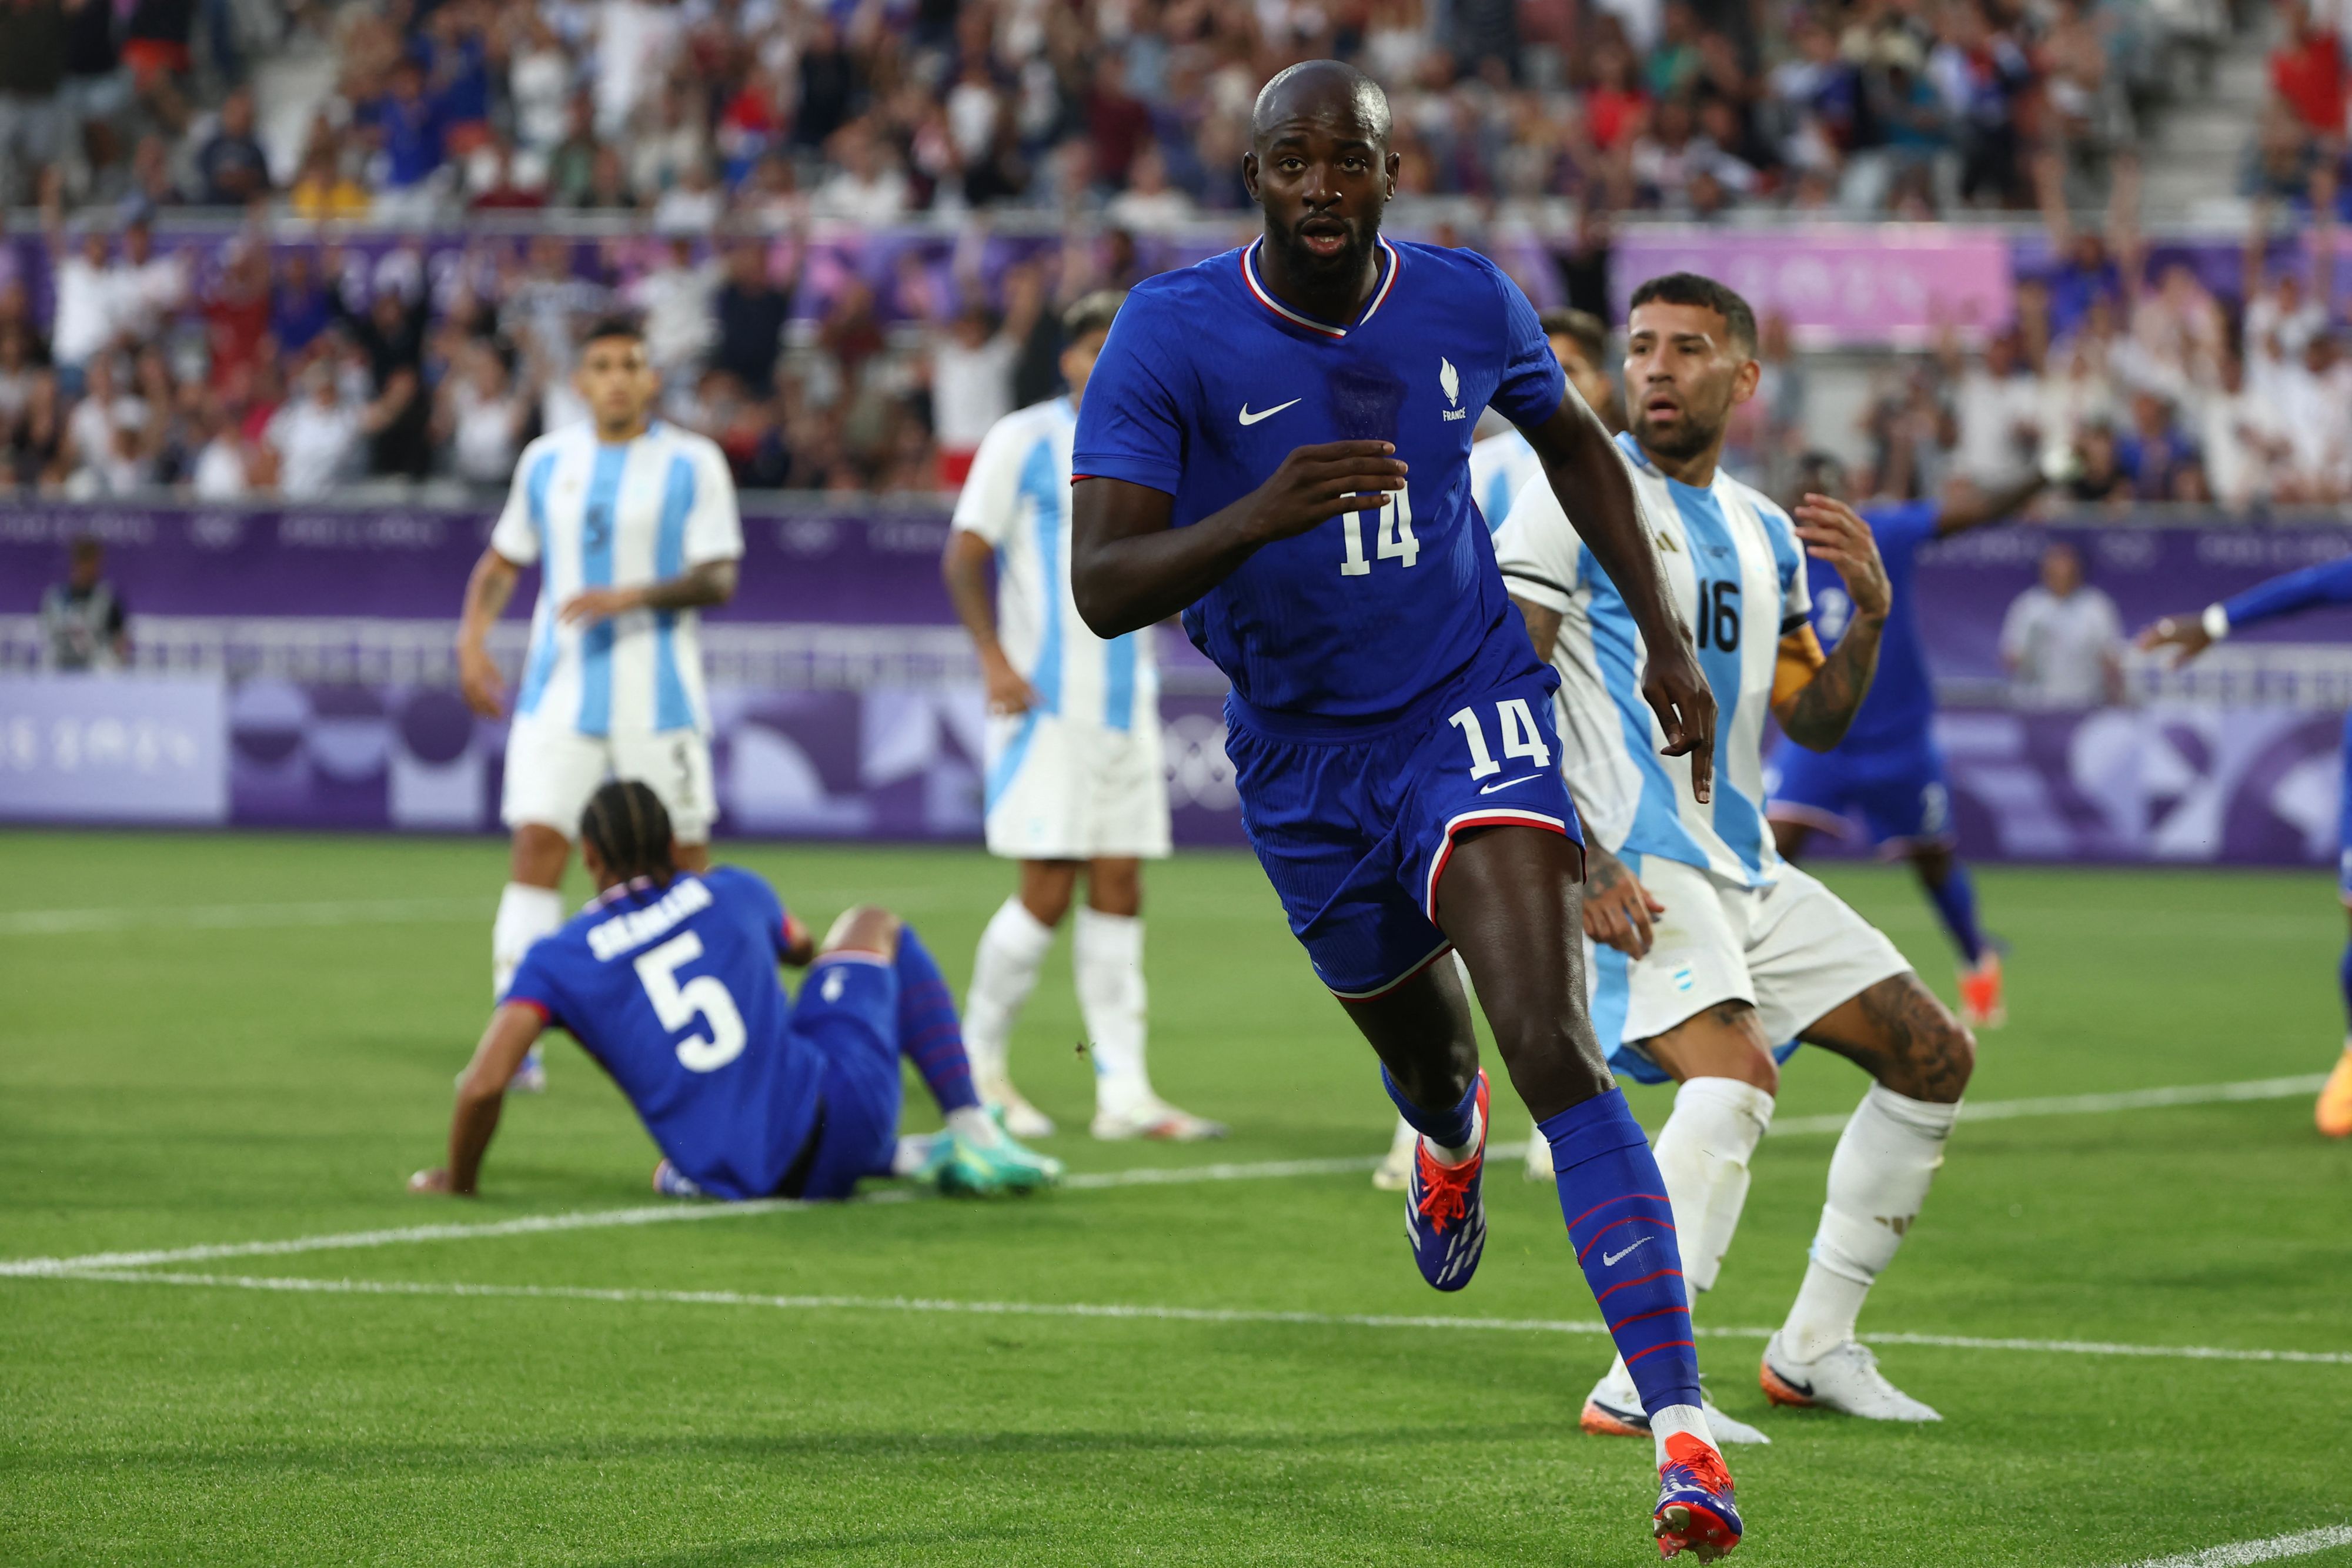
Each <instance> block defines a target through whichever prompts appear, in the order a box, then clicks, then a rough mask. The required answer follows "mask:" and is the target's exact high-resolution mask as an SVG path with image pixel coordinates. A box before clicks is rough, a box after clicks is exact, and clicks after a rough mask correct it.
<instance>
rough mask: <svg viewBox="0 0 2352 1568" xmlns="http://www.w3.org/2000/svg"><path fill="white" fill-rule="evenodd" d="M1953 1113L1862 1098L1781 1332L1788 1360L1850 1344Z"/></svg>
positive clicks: (1835, 1159) (1833, 1168)
mask: <svg viewBox="0 0 2352 1568" xmlns="http://www.w3.org/2000/svg"><path fill="white" fill-rule="evenodd" d="M1959 1114H1960V1107H1959V1105H1958V1103H1957V1102H1956V1103H1952V1104H1949V1105H1941V1104H1937V1103H1933V1102H1931V1101H1926V1100H1913V1099H1911V1098H1909V1097H1908V1096H1906V1095H1902V1094H1897V1093H1895V1092H1894V1091H1893V1090H1891V1089H1889V1088H1887V1087H1886V1086H1885V1084H1883V1083H1874V1084H1872V1085H1871V1086H1870V1092H1869V1093H1867V1094H1865V1095H1864V1096H1863V1097H1862V1103H1861V1104H1860V1105H1858V1106H1856V1107H1855V1108H1854V1113H1853V1120H1852V1121H1849V1122H1848V1123H1846V1124H1845V1132H1844V1134H1843V1135H1842V1136H1841V1137H1840V1138H1839V1139H1838V1146H1837V1153H1836V1154H1834V1155H1831V1156H1830V1191H1829V1201H1828V1202H1827V1203H1825V1204H1823V1205H1822V1224H1821V1228H1820V1229H1819V1230H1818V1231H1816V1232H1815V1233H1814V1236H1813V1249H1812V1261H1811V1263H1810V1264H1808V1265H1807V1266H1806V1269H1805V1282H1804V1284H1803V1285H1802V1286H1801V1287H1799V1289H1798V1291H1797V1300H1796V1304H1795V1305H1793V1306H1791V1307H1790V1309H1789V1321H1788V1322H1787V1323H1786V1324H1785V1325H1783V1326H1782V1328H1781V1330H1780V1343H1781V1346H1782V1348H1783V1349H1785V1350H1786V1351H1787V1352H1788V1354H1789V1355H1790V1357H1791V1358H1793V1359H1795V1360H1797V1361H1812V1360H1814V1359H1816V1358H1818V1357H1819V1356H1821V1355H1822V1354H1825V1353H1827V1352H1829V1351H1832V1350H1834V1349H1836V1348H1837V1347H1838V1346H1839V1345H1841V1344H1843V1343H1845V1342H1846V1341H1848V1340H1850V1339H1852V1338H1853V1336H1854V1335H1853V1325H1854V1320H1855V1319H1856V1318H1858V1317H1860V1316H1861V1315H1862V1303H1863V1301H1864V1298H1865V1297H1867V1296H1868V1295H1869V1294H1870V1286H1871V1282H1872V1281H1874V1280H1876V1279H1877V1278H1878V1275H1879V1271H1880V1270H1883V1269H1885V1267H1886V1265H1887V1264H1889V1263H1891V1262H1893V1261H1894V1260H1895V1249H1896V1248H1897V1247H1900V1246H1901V1245H1902V1244H1903V1237H1904V1233H1905V1232H1906V1231H1908V1230H1909V1229H1910V1228H1911V1226H1912V1223H1913V1222H1914V1221H1916V1219H1917V1218H1919V1210H1920V1208H1921V1207H1923V1206H1925V1204H1926V1203H1927V1184H1928V1183H1930V1182H1932V1181H1934V1180H1935V1179H1936V1167H1937V1166H1940V1165H1942V1164H1943V1163H1944V1142H1945V1140H1946V1139H1948V1138H1949V1137H1950V1136H1951V1135H1952V1124H1953V1123H1954V1122H1955V1121H1957V1120H1958V1118H1959Z"/></svg>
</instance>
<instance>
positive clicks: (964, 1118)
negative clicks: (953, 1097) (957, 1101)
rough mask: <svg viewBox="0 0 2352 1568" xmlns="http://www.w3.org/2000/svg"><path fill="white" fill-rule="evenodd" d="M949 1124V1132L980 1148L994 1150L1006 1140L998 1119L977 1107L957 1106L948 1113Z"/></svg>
mask: <svg viewBox="0 0 2352 1568" xmlns="http://www.w3.org/2000/svg"><path fill="white" fill-rule="evenodd" d="M947 1123H948V1131H949V1132H950V1133H953V1134H956V1135H957V1136H958V1137H960V1138H961V1139H963V1140H964V1141H965V1142H966V1143H968V1144H972V1145H976V1146H978V1147H980V1148H983V1149H992V1148H994V1147H996V1145H998V1144H1000V1143H1002V1142H1003V1138H1004V1134H1003V1132H1002V1131H1000V1130H999V1129H998V1127H997V1125H996V1118H995V1117H993V1116H992V1115H990V1114H989V1113H987V1112H985V1111H983V1110H982V1109H981V1108H980V1107H979V1106H977V1105H959V1106H957V1107H956V1108H955V1109H954V1110H952V1111H950V1112H949V1113H948V1115H947Z"/></svg>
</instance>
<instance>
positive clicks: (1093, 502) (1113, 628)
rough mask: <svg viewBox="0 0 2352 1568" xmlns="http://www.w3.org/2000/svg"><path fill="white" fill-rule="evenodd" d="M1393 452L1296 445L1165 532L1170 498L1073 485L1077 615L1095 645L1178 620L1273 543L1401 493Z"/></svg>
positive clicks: (1119, 483) (1134, 488)
mask: <svg viewBox="0 0 2352 1568" xmlns="http://www.w3.org/2000/svg"><path fill="white" fill-rule="evenodd" d="M1090 391H1091V389H1090ZM1093 395H1094V396H1099V395H1101V394H1099V393H1094V394H1093ZM1088 401H1089V402H1091V401H1092V397H1091V396H1090V397H1089V399H1088ZM1395 452H1396V447H1395V446H1394V445H1392V444H1390V443H1388V442H1385V441H1327V442H1323V443H1321V444H1318V445H1314V446H1301V447H1297V448H1296V449H1295V450H1293V451H1292V452H1291V454H1290V455H1289V456H1287V457H1285V458H1284V459H1283V460H1282V465H1281V466H1280V467H1278V468H1276V470H1275V471H1274V474H1273V476H1272V477H1270V478H1269V479H1267V480H1266V482H1265V484H1263V485H1260V486H1258V487H1257V488H1256V489H1255V490H1253V491H1251V492H1250V493H1249V494H1248V495H1246V496H1244V497H1242V498H1241V499H1240V500H1238V501H1235V502H1234V504H1233V505H1232V506H1230V507H1226V508H1224V510H1223V511H1221V512H1213V513H1212V514H1210V515H1209V516H1208V517H1203V518H1202V519H1201V520H1200V521H1199V522H1197V523H1194V524H1193V525H1192V527H1190V528H1171V526H1170V524H1171V522H1172V521H1173V519H1174V517H1175V509H1176V497H1175V496H1174V495H1173V494H1172V493H1171V492H1169V491H1166V490H1160V489H1156V488H1153V487H1152V486H1146V485H1138V484H1135V483H1132V482H1131V481H1129V480H1125V479H1104V478H1096V477H1092V476H1083V477H1081V478H1079V479H1078V480H1077V481H1076V485H1075V486H1074V487H1073V489H1072V491H1071V508H1072V509H1071V517H1070V591H1071V593H1072V595H1073V596H1074V597H1076V600H1077V602H1078V615H1079V617H1080V618H1081V619H1083V620H1084V621H1085V622H1086V623H1087V626H1088V627H1089V628H1090V629H1091V630H1092V631H1093V632H1094V634H1095V635H1096V636H1097V637H1118V636H1123V635H1125V634H1126V633H1127V632H1134V631H1138V630H1139V629H1141V628H1142V627H1145V626H1149V625H1150V624H1151V623H1152V622H1155V621H1165V620H1166V619H1168V617H1170V616H1171V615H1174V614H1177V613H1179V612H1181V611H1182V610H1183V609H1184V608H1185V606H1187V605H1189V604H1191V603H1192V602H1193V601H1195V600H1197V599H1199V598H1200V597H1201V596H1202V594H1205V593H1207V592H1208V591H1210V590H1211V589H1213V588H1214V587H1216V586H1217V584H1219V583H1221V582H1223V581H1224V580H1225V579H1226V578H1228V577H1231V576H1232V575H1233V574H1234V571H1235V570H1237V569H1238V568H1239V567H1240V566H1241V564H1242V562H1244V561H1245V560H1247V559H1249V558H1250V557H1251V556H1253V555H1255V554H1256V553H1257V552H1258V550H1259V549H1263V548H1264V547H1265V546H1266V545H1270V544H1272V543H1274V542H1275V541H1276V539H1286V538H1295V537H1296V536H1297V535H1299V534H1303V533H1306V532H1307V531H1308V530H1309V529H1311V528H1317V527H1318V526H1320V525H1321V524H1322V523H1324V522H1326V521H1327V520H1328V519H1330V518H1332V517H1338V516H1339V515H1340V514H1341V513H1343V512H1377V511H1379V510H1380V509H1381V507H1383V506H1384V505H1386V504H1387V497H1388V493H1389V492H1391V491H1394V490H1402V489H1403V488H1404V469H1405V465H1403V464H1402V463H1401V462H1399V461H1397V459H1396V457H1395Z"/></svg>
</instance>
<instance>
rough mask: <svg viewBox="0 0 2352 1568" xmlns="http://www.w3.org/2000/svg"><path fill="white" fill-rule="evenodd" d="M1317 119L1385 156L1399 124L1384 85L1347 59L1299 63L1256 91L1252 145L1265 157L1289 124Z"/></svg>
mask: <svg viewBox="0 0 2352 1568" xmlns="http://www.w3.org/2000/svg"><path fill="white" fill-rule="evenodd" d="M1302 120H1325V121H1337V122H1339V123H1340V124H1344V125H1348V126H1350V127H1351V128H1353V129H1354V130H1356V131H1358V132H1360V134H1361V136H1362V138H1363V140H1364V141H1369V142H1370V143H1371V144H1372V145H1373V146H1374V147H1376V148H1378V149H1379V150H1380V151H1381V152H1387V151H1388V146H1389V134H1390V132H1391V130H1393V129H1394V126H1395V120H1394V118H1393V117H1392V116H1391V114H1390V112H1389V95H1388V94H1387V93H1385V92H1383V91H1381V84H1380V83H1378V82H1376V81H1374V80H1373V79H1372V78H1370V77H1368V76H1366V75H1365V74H1364V73H1363V72H1361V71H1360V70H1358V69H1357V68H1355V67H1353V66H1351V65H1349V63H1348V62H1347V61H1345V60H1301V61H1299V62H1298V64H1297V65H1295V66H1290V67H1287V68H1285V69H1283V70H1280V71H1277V72H1276V73H1275V76H1274V79H1273V80H1272V81H1269V82H1267V83H1266V84H1265V87H1263V88H1261V89H1258V95H1257V102H1256V104H1255V106H1254V107H1253V108H1252V109H1251V110H1250V144H1251V145H1252V146H1253V147H1254V148H1255V149H1256V151H1257V153H1258V155H1259V156H1260V157H1261V158H1262V157H1264V156H1265V150H1266V146H1267V144H1268V142H1269V141H1272V139H1273V138H1274V137H1276V135H1278V134H1280V132H1281V131H1282V129H1283V128H1284V127H1285V126H1287V125H1290V124H1294V123H1296V122H1298V121H1302Z"/></svg>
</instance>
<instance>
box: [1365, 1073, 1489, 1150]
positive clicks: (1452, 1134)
mask: <svg viewBox="0 0 2352 1568" xmlns="http://www.w3.org/2000/svg"><path fill="white" fill-rule="evenodd" d="M1381 1088H1383V1089H1386V1090H1387V1091H1388V1092H1389V1098H1390V1099H1391V1100H1393V1101H1395V1102H1396V1108H1397V1114H1398V1115H1400V1116H1402V1117H1403V1118H1404V1119H1405V1123H1406V1124H1407V1125H1408V1126H1410V1127H1412V1130H1413V1131H1414V1132H1416V1133H1419V1134H1421V1135H1422V1136H1423V1137H1425V1138H1427V1139H1428V1140H1429V1141H1430V1142H1431V1143H1433V1144H1435V1145H1437V1146H1438V1147H1439V1148H1441V1149H1459V1148H1465V1147H1467V1146H1468V1145H1469V1143H1470V1141H1471V1140H1472V1139H1473V1138H1475V1137H1476V1136H1477V1135H1478V1080H1477V1079H1476V1078H1475V1076H1474V1077H1473V1078H1472V1079H1471V1080H1470V1088H1469V1090H1468V1091H1467V1092H1465V1093H1464V1095H1463V1096H1462V1103H1460V1104H1458V1105H1456V1106H1454V1108H1453V1109H1452V1110H1450V1111H1430V1110H1425V1109H1423V1107H1421V1106H1419V1105H1416V1104H1414V1103H1412V1101H1410V1100H1408V1099H1406V1098H1405V1093H1404V1091H1403V1090H1402V1089H1400V1088H1398V1087H1397V1082H1396V1080H1395V1079H1393V1078H1391V1077H1390V1076H1389V1070H1388V1069H1387V1068H1385V1067H1383V1068H1381Z"/></svg>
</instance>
